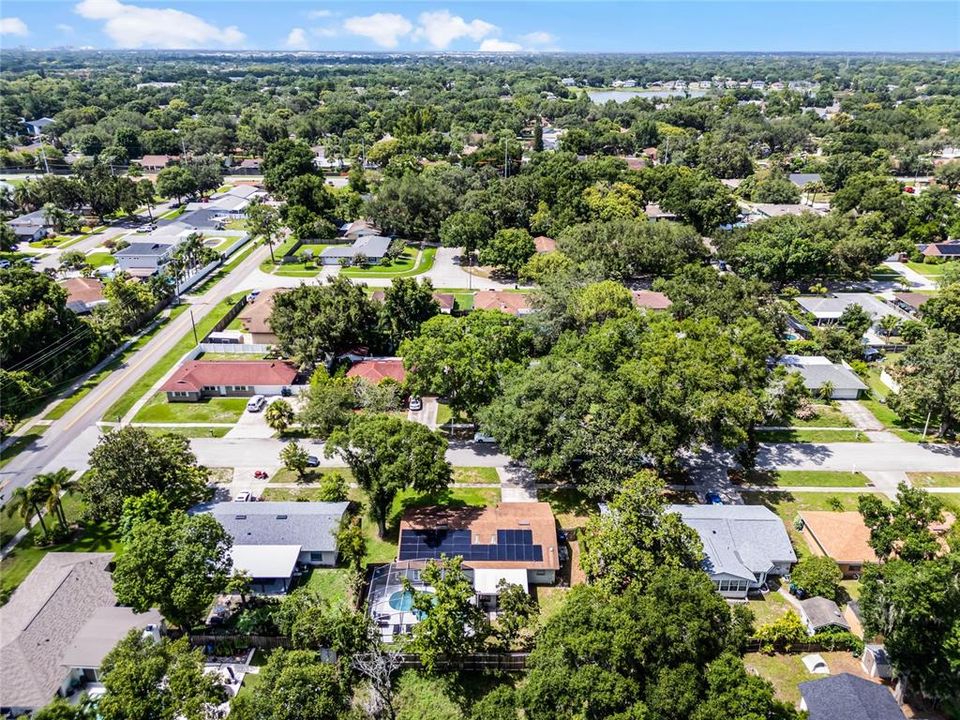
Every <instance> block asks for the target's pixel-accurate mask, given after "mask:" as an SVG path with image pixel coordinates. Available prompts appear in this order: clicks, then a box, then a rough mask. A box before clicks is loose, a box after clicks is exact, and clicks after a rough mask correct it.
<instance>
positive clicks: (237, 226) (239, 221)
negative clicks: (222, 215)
mask: <svg viewBox="0 0 960 720" xmlns="http://www.w3.org/2000/svg"><path fill="white" fill-rule="evenodd" d="M226 229H227V230H246V229H247V221H246V220H245V219H244V218H236V219H234V220H230V221H228V222H227V225H226Z"/></svg>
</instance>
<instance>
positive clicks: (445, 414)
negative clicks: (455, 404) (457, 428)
mask: <svg viewBox="0 0 960 720" xmlns="http://www.w3.org/2000/svg"><path fill="white" fill-rule="evenodd" d="M452 419H453V411H452V410H451V409H450V406H449V405H447V404H446V403H442V402H438V403H437V425H438V426H439V425H446V424H447V423H448V422H450V421H451V420H452Z"/></svg>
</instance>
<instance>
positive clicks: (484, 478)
mask: <svg viewBox="0 0 960 720" xmlns="http://www.w3.org/2000/svg"><path fill="white" fill-rule="evenodd" d="M453 481H454V482H455V483H467V484H470V485H475V484H478V483H489V484H492V485H499V484H500V476H499V475H498V474H497V469H496V468H492V467H455V468H454V469H453Z"/></svg>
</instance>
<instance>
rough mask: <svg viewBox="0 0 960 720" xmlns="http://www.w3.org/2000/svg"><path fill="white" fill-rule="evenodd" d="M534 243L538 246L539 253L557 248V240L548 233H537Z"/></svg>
mask: <svg viewBox="0 0 960 720" xmlns="http://www.w3.org/2000/svg"><path fill="white" fill-rule="evenodd" d="M533 244H534V246H535V247H536V248H537V252H538V253H548V252H553V251H554V250H556V249H557V241H556V240H554V239H553V238H552V237H547V236H546V235H537V236H536V237H535V238H534V239H533Z"/></svg>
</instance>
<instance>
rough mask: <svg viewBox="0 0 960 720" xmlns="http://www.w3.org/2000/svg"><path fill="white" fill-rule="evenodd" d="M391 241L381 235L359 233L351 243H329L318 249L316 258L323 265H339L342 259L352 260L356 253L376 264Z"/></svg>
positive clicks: (385, 252)
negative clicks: (318, 252)
mask: <svg viewBox="0 0 960 720" xmlns="http://www.w3.org/2000/svg"><path fill="white" fill-rule="evenodd" d="M392 242H393V241H392V240H391V239H390V238H388V237H385V236H383V235H361V236H360V237H358V238H357V239H356V240H354V241H353V244H352V245H329V246H327V247H325V248H324V249H323V250H321V251H320V255H318V256H317V259H318V260H319V261H320V263H321V264H323V265H339V264H340V263H342V262H344V261H353V260H355V259H356V257H357V256H358V255H363V256H364V257H366V258H367V262H368V263H369V264H372V265H376V264H377V263H379V262H380V261H381V260H383V259H384V258H385V257H386V256H387V251H388V250H389V249H390V243H392Z"/></svg>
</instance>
